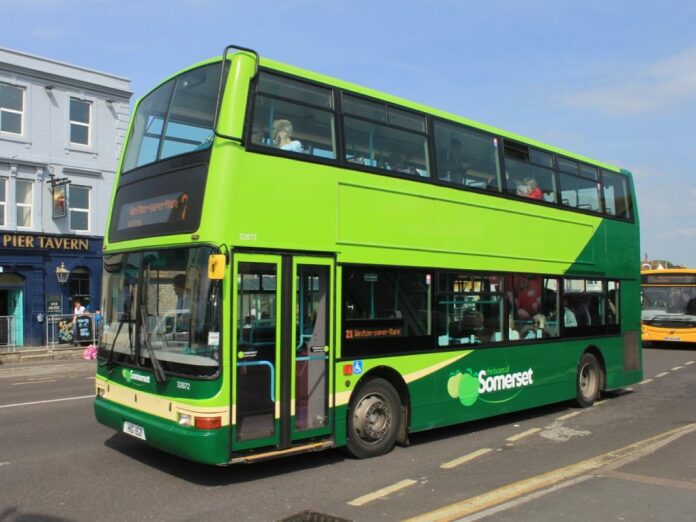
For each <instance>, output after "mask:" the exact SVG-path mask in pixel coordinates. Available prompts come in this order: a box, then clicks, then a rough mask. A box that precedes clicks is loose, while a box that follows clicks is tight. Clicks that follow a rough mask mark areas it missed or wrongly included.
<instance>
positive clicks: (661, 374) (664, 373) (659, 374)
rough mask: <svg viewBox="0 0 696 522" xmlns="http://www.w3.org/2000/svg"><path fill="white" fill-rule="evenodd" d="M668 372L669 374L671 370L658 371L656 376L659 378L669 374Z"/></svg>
mask: <svg viewBox="0 0 696 522" xmlns="http://www.w3.org/2000/svg"><path fill="white" fill-rule="evenodd" d="M667 374H669V372H662V373H658V374H657V375H656V376H655V378H656V379H659V378H660V377H664V376H665V375H667Z"/></svg>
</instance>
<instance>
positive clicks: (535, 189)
mask: <svg viewBox="0 0 696 522" xmlns="http://www.w3.org/2000/svg"><path fill="white" fill-rule="evenodd" d="M525 185H527V193H526V194H525V196H527V197H528V198H532V199H544V194H543V193H542V192H541V189H540V188H539V184H538V183H537V180H535V179H532V178H528V179H526V180H525Z"/></svg>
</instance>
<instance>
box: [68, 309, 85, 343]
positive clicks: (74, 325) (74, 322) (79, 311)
mask: <svg viewBox="0 0 696 522" xmlns="http://www.w3.org/2000/svg"><path fill="white" fill-rule="evenodd" d="M86 311H87V310H86V309H85V307H84V306H82V302H81V301H80V300H79V299H75V300H74V302H73V317H72V330H73V342H75V343H76V342H77V318H78V316H80V315H83V314H84V313H85V312H86Z"/></svg>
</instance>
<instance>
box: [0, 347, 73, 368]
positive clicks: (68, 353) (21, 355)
mask: <svg viewBox="0 0 696 522" xmlns="http://www.w3.org/2000/svg"><path fill="white" fill-rule="evenodd" d="M59 346H60V348H58V347H57V346H53V345H47V346H28V347H17V348H14V349H13V351H5V350H4V349H3V351H0V367H2V366H4V365H8V364H16V363H32V362H47V361H65V360H70V359H82V354H83V353H84V351H85V348H86V346H68V347H65V348H64V347H63V345H59Z"/></svg>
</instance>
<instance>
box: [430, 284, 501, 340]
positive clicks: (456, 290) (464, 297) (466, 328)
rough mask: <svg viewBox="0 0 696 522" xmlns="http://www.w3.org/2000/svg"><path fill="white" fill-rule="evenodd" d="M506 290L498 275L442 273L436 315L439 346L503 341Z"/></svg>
mask: <svg viewBox="0 0 696 522" xmlns="http://www.w3.org/2000/svg"><path fill="white" fill-rule="evenodd" d="M502 292H503V287H502V279H501V278H500V277H497V276H484V275H477V274H470V273H441V274H440V275H439V277H438V292H437V297H436V304H437V307H436V316H435V317H436V327H437V344H438V346H439V347H443V346H452V345H454V346H458V345H475V344H480V343H488V342H500V341H502V340H503V338H502V336H501V332H502V331H503V293H502Z"/></svg>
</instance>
